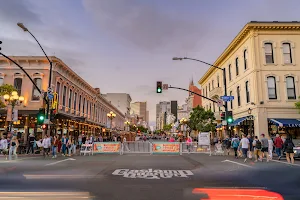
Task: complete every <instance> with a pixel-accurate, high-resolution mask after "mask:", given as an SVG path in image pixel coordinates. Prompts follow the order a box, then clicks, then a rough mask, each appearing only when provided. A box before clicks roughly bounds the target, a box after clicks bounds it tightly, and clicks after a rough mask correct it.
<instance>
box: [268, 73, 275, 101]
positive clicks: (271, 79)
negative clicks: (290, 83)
mask: <svg viewBox="0 0 300 200" xmlns="http://www.w3.org/2000/svg"><path fill="white" fill-rule="evenodd" d="M267 81H268V96H269V99H277V92H276V79H275V77H274V76H269V77H268V78H267Z"/></svg>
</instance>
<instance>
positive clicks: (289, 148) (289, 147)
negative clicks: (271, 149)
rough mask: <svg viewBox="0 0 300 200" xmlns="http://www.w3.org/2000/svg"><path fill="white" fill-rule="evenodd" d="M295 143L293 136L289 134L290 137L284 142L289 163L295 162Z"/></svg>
mask: <svg viewBox="0 0 300 200" xmlns="http://www.w3.org/2000/svg"><path fill="white" fill-rule="evenodd" d="M294 147H295V145H294V143H293V140H292V138H291V136H290V135H288V137H287V138H286V140H285V142H284V144H283V148H284V151H285V155H286V160H287V162H288V163H292V164H294V162H295V161H294V155H295V154H294Z"/></svg>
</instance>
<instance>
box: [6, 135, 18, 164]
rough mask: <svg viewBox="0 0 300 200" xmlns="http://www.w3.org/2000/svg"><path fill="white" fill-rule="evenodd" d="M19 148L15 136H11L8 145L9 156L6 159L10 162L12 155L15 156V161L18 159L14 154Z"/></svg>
mask: <svg viewBox="0 0 300 200" xmlns="http://www.w3.org/2000/svg"><path fill="white" fill-rule="evenodd" d="M18 146H19V142H18V140H17V137H16V136H13V137H12V139H11V140H10V145H9V155H8V159H9V160H11V159H12V155H14V156H15V159H17V158H18V156H17V154H16V149H17V148H18Z"/></svg>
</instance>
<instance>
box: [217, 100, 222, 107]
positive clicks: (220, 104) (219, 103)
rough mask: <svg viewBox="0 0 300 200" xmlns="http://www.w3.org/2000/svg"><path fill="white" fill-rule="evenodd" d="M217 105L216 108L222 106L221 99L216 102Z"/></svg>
mask: <svg viewBox="0 0 300 200" xmlns="http://www.w3.org/2000/svg"><path fill="white" fill-rule="evenodd" d="M217 104H218V107H222V106H223V101H222V100H221V99H219V100H217Z"/></svg>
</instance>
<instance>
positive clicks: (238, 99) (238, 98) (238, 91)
mask: <svg viewBox="0 0 300 200" xmlns="http://www.w3.org/2000/svg"><path fill="white" fill-rule="evenodd" d="M236 96H237V102H238V106H241V92H240V86H238V87H237V88H236Z"/></svg>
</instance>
